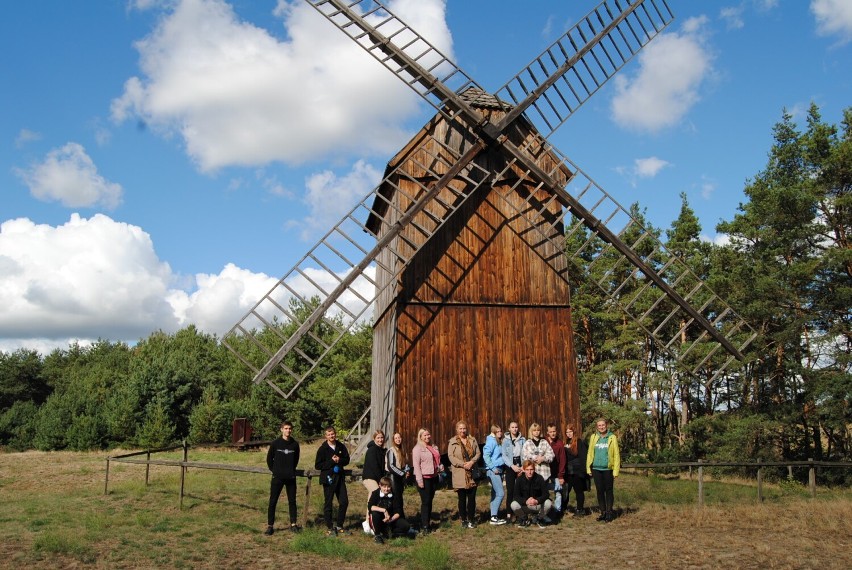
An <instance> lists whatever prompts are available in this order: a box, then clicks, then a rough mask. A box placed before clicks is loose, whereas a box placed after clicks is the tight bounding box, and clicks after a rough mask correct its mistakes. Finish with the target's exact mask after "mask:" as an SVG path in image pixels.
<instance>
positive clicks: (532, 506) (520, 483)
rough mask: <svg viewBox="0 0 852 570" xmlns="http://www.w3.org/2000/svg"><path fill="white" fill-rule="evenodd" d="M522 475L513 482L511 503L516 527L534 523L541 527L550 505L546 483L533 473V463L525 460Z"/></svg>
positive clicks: (543, 524) (542, 478)
mask: <svg viewBox="0 0 852 570" xmlns="http://www.w3.org/2000/svg"><path fill="white" fill-rule="evenodd" d="M523 473H524V474H523V475H522V476H521V477H518V479H517V480H516V481H515V500H514V501H512V512H514V513H515V520H516V521H517V524H518V526H530V524H532V523H533V522H535V523H536V524H537V525H538V526H540V527H543V526H545V523H544V522H543V520H542V519H543V518H544V516H545V515H546V514H547V512H548V511H549V510H550V507H551V506H552V503H551V501H550V499H549V498H548V497H549V496H550V493H549V492H548V490H547V481H545V480H544V477H542V476H541V475H539V474H538V473H536V472H535V462H534V461H532V460H531V459H527V460H526V461H524V464H523Z"/></svg>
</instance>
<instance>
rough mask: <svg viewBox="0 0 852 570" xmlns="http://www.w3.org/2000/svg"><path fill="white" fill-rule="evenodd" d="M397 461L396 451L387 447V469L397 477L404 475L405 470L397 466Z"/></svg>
mask: <svg viewBox="0 0 852 570" xmlns="http://www.w3.org/2000/svg"><path fill="white" fill-rule="evenodd" d="M397 461H399V457H397V455H396V451H394V449H393V448H390V449H388V453H387V456H386V463H387V469H388V471H390V472H391V473H393V474H394V475H396V476H397V477H404V476H405V470H404V469H402V468H400V467H397V466H396V463H397Z"/></svg>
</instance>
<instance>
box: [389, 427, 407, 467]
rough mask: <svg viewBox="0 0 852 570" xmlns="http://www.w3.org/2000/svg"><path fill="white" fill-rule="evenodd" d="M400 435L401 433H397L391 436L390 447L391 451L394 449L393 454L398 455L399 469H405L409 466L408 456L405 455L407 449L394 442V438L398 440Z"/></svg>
mask: <svg viewBox="0 0 852 570" xmlns="http://www.w3.org/2000/svg"><path fill="white" fill-rule="evenodd" d="M398 433H399V432H396V433H394V434H393V436H391V440H390V445H389V446H388V447H389V448H390V449H393V452H394V454H395V455H396V459H397V461H399V467H403V466H405V465H407V464H408V455H407V454H406V453H405V449H404V448H402V447H400V446H398V445H397V444H396V442H395V441H394V438H396V436H397V434H398ZM400 437H401V436H400Z"/></svg>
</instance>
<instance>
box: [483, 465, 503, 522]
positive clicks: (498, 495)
mask: <svg viewBox="0 0 852 570" xmlns="http://www.w3.org/2000/svg"><path fill="white" fill-rule="evenodd" d="M487 473H488V479H489V480H490V481H491V516H492V517H496V516H497V513H498V512H500V504H501V503H502V502H503V497H504V496H505V492H504V491H503V474H502V469H501V472H500V473H494V471H493V470H492V469H489V470H488V471H487Z"/></svg>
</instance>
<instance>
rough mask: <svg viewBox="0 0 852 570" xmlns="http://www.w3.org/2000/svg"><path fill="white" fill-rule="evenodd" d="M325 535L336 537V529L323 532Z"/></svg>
mask: <svg viewBox="0 0 852 570" xmlns="http://www.w3.org/2000/svg"><path fill="white" fill-rule="evenodd" d="M325 535H326V536H337V529H336V528H330V529H328V530H326V531H325Z"/></svg>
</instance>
